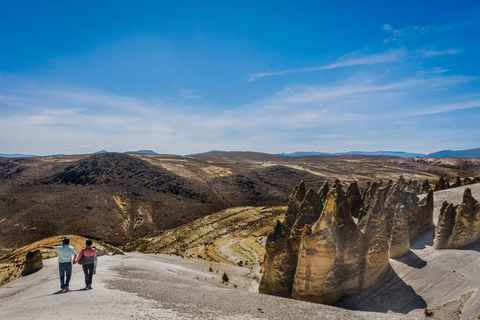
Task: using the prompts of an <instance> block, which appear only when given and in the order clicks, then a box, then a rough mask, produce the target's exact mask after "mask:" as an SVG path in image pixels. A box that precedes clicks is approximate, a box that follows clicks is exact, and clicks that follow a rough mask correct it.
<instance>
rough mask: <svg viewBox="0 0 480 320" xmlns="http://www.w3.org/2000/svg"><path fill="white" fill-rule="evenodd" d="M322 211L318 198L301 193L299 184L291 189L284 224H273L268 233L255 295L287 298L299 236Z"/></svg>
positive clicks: (296, 256)
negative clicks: (263, 294) (257, 291)
mask: <svg viewBox="0 0 480 320" xmlns="http://www.w3.org/2000/svg"><path fill="white" fill-rule="evenodd" d="M322 209H323V203H322V200H321V197H320V195H319V194H318V193H317V192H315V191H314V190H312V189H310V190H309V191H308V192H307V193H306V194H305V184H304V183H303V182H301V183H300V184H299V185H298V186H296V187H295V189H294V190H293V192H292V194H291V196H290V201H289V203H288V207H287V213H286V216H285V221H284V223H283V224H282V223H280V222H277V225H276V226H275V228H274V230H273V231H272V232H271V233H269V234H268V236H267V241H266V248H265V249H266V250H265V251H266V252H265V262H264V270H265V272H264V274H263V277H262V279H261V281H260V286H259V292H260V293H267V294H272V295H278V296H290V295H291V292H292V286H293V279H294V277H295V270H296V268H297V260H298V248H299V244H300V238H301V234H302V232H303V231H304V228H305V226H306V225H307V224H312V223H314V222H315V221H316V220H317V219H318V217H319V216H320V213H321V212H322Z"/></svg>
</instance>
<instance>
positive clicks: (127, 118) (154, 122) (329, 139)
mask: <svg viewBox="0 0 480 320" xmlns="http://www.w3.org/2000/svg"><path fill="white" fill-rule="evenodd" d="M6 80H7V81H6V82H4V83H3V84H4V85H2V86H0V111H2V112H1V113H0V145H1V146H2V149H3V150H1V151H2V152H23V153H35V154H52V153H68V152H72V149H71V148H73V151H74V150H77V152H86V151H87V152H88V151H95V150H101V149H107V150H109V151H126V150H134V149H153V150H155V151H158V152H161V153H177V154H178V153H192V152H196V151H201V150H210V149H223V150H234V149H236V150H254V151H264V152H281V151H289V150H297V149H298V150H302V149H304V150H307V149H308V150H314V149H315V150H325V151H340V150H339V149H341V150H344V149H349V148H354V146H356V145H362V146H365V147H371V148H375V149H382V148H390V147H392V148H393V147H396V148H398V149H402V148H403V146H402V145H399V143H400V142H401V141H404V143H405V145H407V146H409V145H411V144H412V139H413V138H412V137H411V136H408V135H406V134H405V133H406V132H408V133H410V132H413V131H414V132H415V134H418V136H419V137H421V138H422V139H424V138H426V137H428V136H429V135H430V134H431V133H432V132H434V131H435V130H432V127H431V126H425V127H424V126H418V127H416V128H415V130H412V129H411V126H412V124H411V121H412V120H411V119H412V116H413V118H415V117H418V116H421V115H424V114H434V113H441V112H447V111H451V110H459V109H466V108H475V106H476V105H477V104H478V102H480V100H478V95H475V94H476V93H478V92H464V96H463V97H462V98H461V100H458V101H455V102H450V104H448V105H444V104H438V105H435V104H434V100H437V101H442V100H444V99H443V97H442V96H441V95H442V94H443V93H444V92H448V91H449V90H452V88H456V87H458V86H462V85H463V84H464V83H471V82H472V81H475V80H476V79H475V78H472V77H465V76H454V75H451V76H446V75H442V74H440V75H435V76H422V77H411V78H404V79H401V80H398V81H388V79H386V78H385V77H381V76H378V75H377V76H375V75H372V74H365V73H358V74H356V75H354V76H351V77H350V78H348V79H342V80H341V81H336V82H334V83H328V84H325V85H291V86H287V87H286V88H284V90H281V91H278V92H276V93H274V94H272V95H270V96H268V97H266V98H264V99H259V100H257V101H254V102H252V103H250V104H246V105H242V106H239V107H237V108H234V109H228V110H226V109H220V110H219V109H216V110H212V109H208V108H207V109H205V108H199V109H195V110H193V111H192V109H188V108H185V107H184V105H181V104H177V106H178V107H172V104H170V102H168V103H165V102H162V103H159V102H158V101H149V100H145V99H138V98H133V97H125V96H119V95H115V94H111V93H107V92H103V93H100V92H98V91H91V90H87V89H79V88H75V89H72V88H65V87H61V86H54V85H46V84H43V83H33V84H32V83H31V84H30V85H29V86H19V85H18V84H16V85H15V86H9V85H8V83H9V81H8V79H6ZM467 93H470V96H469V95H466V94H467ZM80 97H81V99H80ZM19 100H21V106H20V107H17V106H18V101H19ZM180 101H183V100H181V98H180ZM425 101H431V102H430V107H428V108H427V107H425V106H424V105H425ZM450 101H452V100H450ZM188 103H189V104H190V103H191V101H188ZM117 104H118V105H119V106H117ZM5 110H9V111H8V112H6V111H5ZM409 117H410V118H409ZM402 120H405V121H402ZM407 120H408V121H407ZM12 136H14V137H16V138H15V139H11V138H10V137H12ZM433 138H434V137H433ZM402 139H403V140H402ZM40 142H41V143H40ZM382 144H383V145H382ZM390 144H392V145H390ZM87 146H88V149H87ZM420 151H421V150H420ZM74 152H75V151H74Z"/></svg>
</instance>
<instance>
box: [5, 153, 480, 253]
mask: <svg viewBox="0 0 480 320" xmlns="http://www.w3.org/2000/svg"><path fill="white" fill-rule="evenodd" d="M477 160H478V159H477ZM477 160H475V159H471V160H462V159H451V160H448V161H447V162H444V160H443V159H435V160H434V161H433V160H432V161H430V160H423V159H405V158H400V157H388V156H366V155H342V156H308V157H288V156H281V155H270V154H262V153H254V152H210V153H206V154H199V155H196V156H192V157H187V156H175V155H157V154H133V153H132V154H123V153H101V154H94V155H77V156H50V157H34V158H0V248H1V249H3V250H5V249H9V250H11V249H15V248H19V247H21V246H23V245H25V244H28V243H31V242H33V241H37V240H40V239H43V238H46V237H49V236H54V235H61V234H78V235H82V236H85V237H91V238H95V239H103V240H105V241H106V242H108V243H112V244H115V245H124V244H126V243H129V242H131V241H133V240H136V239H139V238H142V237H145V236H149V235H155V234H158V233H159V232H162V231H165V230H168V229H172V228H175V227H178V226H180V225H183V224H185V223H188V222H190V221H193V220H195V219H197V218H200V217H203V216H206V215H208V214H211V213H213V212H217V211H220V210H223V209H227V208H232V207H240V206H277V205H286V203H287V200H288V195H289V193H290V191H291V190H292V189H293V187H294V186H295V184H296V183H298V182H299V181H301V180H303V181H305V183H306V184H307V186H311V187H313V188H318V187H319V186H320V185H321V184H322V183H323V182H324V181H326V180H329V181H333V180H334V179H335V178H339V179H341V180H342V181H353V180H358V181H359V184H360V185H362V183H364V182H365V181H366V180H370V179H384V180H385V179H397V178H398V176H400V175H404V176H405V178H406V179H410V178H412V179H423V178H429V179H430V180H431V181H432V182H433V181H435V180H437V179H438V178H439V177H441V176H442V177H451V178H453V177H456V176H462V177H466V176H473V175H478V174H479V173H480V160H478V161H477ZM0 253H1V252H0Z"/></svg>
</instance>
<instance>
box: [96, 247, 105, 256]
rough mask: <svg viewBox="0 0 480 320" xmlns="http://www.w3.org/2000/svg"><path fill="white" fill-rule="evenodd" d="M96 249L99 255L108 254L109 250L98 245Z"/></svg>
mask: <svg viewBox="0 0 480 320" xmlns="http://www.w3.org/2000/svg"><path fill="white" fill-rule="evenodd" d="M95 250H97V252H98V255H99V256H108V251H107V249H105V248H104V247H102V246H96V247H95Z"/></svg>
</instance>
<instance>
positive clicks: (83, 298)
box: [0, 185, 480, 320]
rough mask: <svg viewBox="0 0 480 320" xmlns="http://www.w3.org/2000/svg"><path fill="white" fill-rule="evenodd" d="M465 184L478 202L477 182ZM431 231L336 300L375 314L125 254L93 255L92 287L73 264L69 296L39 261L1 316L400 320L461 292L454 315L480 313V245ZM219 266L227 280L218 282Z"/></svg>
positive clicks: (453, 196) (251, 280)
mask: <svg viewBox="0 0 480 320" xmlns="http://www.w3.org/2000/svg"><path fill="white" fill-rule="evenodd" d="M471 188H472V191H473V195H474V196H475V197H476V198H477V199H480V185H474V186H471ZM463 189H464V188H457V189H450V190H446V191H441V192H436V193H435V207H436V208H435V222H436V219H437V217H438V211H439V207H440V206H441V201H443V200H444V199H445V198H448V199H449V200H450V201H452V200H453V201H454V202H456V203H459V202H460V201H461V196H462V194H463ZM432 232H433V230H432ZM432 232H430V233H428V234H426V235H425V236H424V237H423V238H422V239H420V241H418V242H416V243H415V244H413V245H412V250H411V251H412V252H411V253H409V254H408V255H407V256H406V257H404V258H401V259H399V260H391V264H392V267H393V272H394V274H395V275H396V276H394V277H393V278H392V279H390V280H389V281H388V282H387V283H385V284H382V285H380V286H379V287H378V288H376V290H375V291H373V290H371V291H365V292H364V293H362V294H361V295H360V296H358V297H356V298H351V299H344V300H342V301H341V302H340V304H339V305H342V306H344V307H347V308H352V309H362V310H369V311H376V313H373V312H361V311H350V310H346V309H341V308H336V307H331V306H325V305H319V304H312V303H308V302H302V301H295V300H292V299H285V298H279V297H274V296H268V295H261V294H258V293H255V292H249V291H248V290H250V291H254V290H255V287H256V285H255V284H256V279H255V277H256V276H255V273H253V272H252V271H251V270H250V269H249V268H248V267H234V266H227V265H221V264H213V265H212V268H213V270H214V271H213V272H210V271H209V266H210V265H208V264H205V263H198V262H194V261H192V260H184V259H182V258H180V257H177V256H169V255H145V254H138V253H127V255H126V256H119V255H117V256H103V257H100V258H99V266H98V270H97V275H95V276H94V280H93V288H94V289H93V290H82V288H83V287H84V277H83V272H82V270H81V267H80V266H78V265H77V266H74V272H73V276H72V281H71V284H70V288H71V290H72V291H71V292H69V293H57V292H58V290H59V279H58V271H57V270H58V267H57V259H56V258H54V259H50V260H46V261H44V264H45V266H44V268H43V269H41V270H40V271H38V272H37V273H34V274H32V275H29V276H26V277H23V278H20V279H18V280H15V281H13V282H10V283H8V284H6V285H4V286H2V287H0V319H2V320H3V319H92V318H95V319H122V318H126V319H400V318H405V317H407V316H406V315H405V314H408V316H416V317H423V315H424V314H423V312H424V308H425V307H427V308H429V309H434V310H435V308H437V307H438V306H441V305H443V304H445V303H446V302H448V301H452V300H455V299H458V298H459V297H460V296H461V295H462V294H464V293H468V294H471V296H470V298H469V299H468V300H466V301H465V306H464V308H463V314H462V315H461V317H462V318H463V319H475V318H476V315H477V314H478V313H480V293H479V291H480V290H479V288H480V244H479V245H476V246H472V247H469V248H467V249H464V250H441V251H434V250H433V248H432V240H433V233H432ZM217 271H218V273H217ZM224 271H226V272H227V274H228V275H229V278H230V283H229V284H228V285H225V284H222V283H221V276H222V274H223V272H224ZM454 271H455V272H454ZM212 277H213V278H212ZM233 284H236V285H237V288H234V286H233ZM472 291H473V293H471V292H472ZM457 304H458V303H457ZM451 305H452V306H450V307H449V306H447V307H443V308H440V309H438V310H435V311H434V316H436V317H438V318H440V319H443V318H446V316H447V315H448V314H449V313H448V309H449V308H450V309H455V306H454V305H455V303H453V304H451ZM445 309H446V310H447V311H446V312H447V313H442V312H444V311H442V310H445ZM380 312H383V313H380ZM385 312H388V314H386V313H385ZM392 312H397V313H392Z"/></svg>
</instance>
